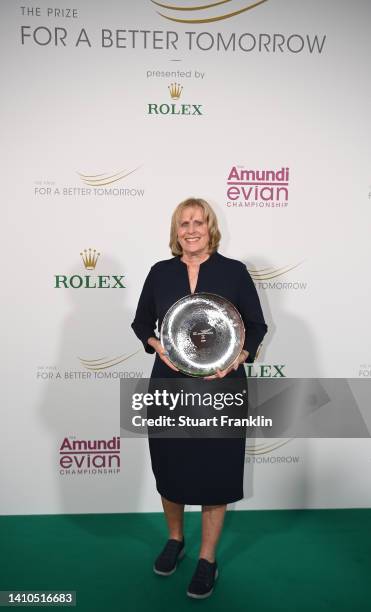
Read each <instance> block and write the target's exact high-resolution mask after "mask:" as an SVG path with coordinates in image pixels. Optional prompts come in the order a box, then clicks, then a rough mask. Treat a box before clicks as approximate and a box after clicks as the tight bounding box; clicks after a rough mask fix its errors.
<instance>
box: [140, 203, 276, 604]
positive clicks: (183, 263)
mask: <svg viewBox="0 0 371 612" xmlns="http://www.w3.org/2000/svg"><path fill="white" fill-rule="evenodd" d="M220 238H221V235H220V232H219V229H218V223H217V218H216V215H215V213H214V211H213V210H212V208H211V206H210V205H209V204H208V203H207V202H206V201H205V200H202V199H195V198H190V199H188V200H185V201H184V202H181V203H180V204H179V205H178V206H177V208H176V209H175V211H174V213H173V216H172V221H171V229H170V245H169V246H170V248H171V251H172V254H173V255H174V257H173V258H171V259H168V260H165V261H160V262H158V263H156V264H155V265H154V266H152V268H151V270H150V272H149V274H148V276H147V278H146V280H145V283H144V286H143V290H142V293H141V296H140V299H139V303H138V307H137V311H136V315H135V319H134V321H133V323H132V328H133V330H134V332H135V334H136V335H137V337H138V338H139V339H140V340H141V341H142V342H143V346H144V348H145V350H146V352H147V353H154V352H156V359H155V363H154V366H153V369H152V375H151V376H152V377H153V378H168V377H182V376H186V375H182V374H181V373H180V372H178V370H177V369H176V367H175V366H174V365H173V364H172V363H171V362H170V360H169V359H168V357H167V354H166V351H165V349H164V347H163V346H162V345H161V343H160V341H159V339H158V338H157V337H156V334H155V326H156V323H157V324H158V330H160V328H161V324H162V320H163V318H164V316H165V313H166V312H167V310H168V309H169V308H170V306H172V305H173V304H174V303H175V302H176V301H177V300H179V299H180V298H182V297H184V296H186V295H189V294H192V293H196V292H208V293H216V294H218V295H221V296H222V297H225V298H227V299H228V300H229V301H230V302H232V303H233V304H234V305H235V306H236V308H237V309H238V310H239V312H240V314H241V316H242V319H243V321H244V325H245V329H246V339H245V344H244V346H243V350H242V351H241V353H240V355H239V356H238V357H237V359H236V360H235V362H234V363H233V364H232V365H231V366H230V367H229V368H228V369H227V370H224V371H218V372H217V373H216V374H215V375H214V376H212V377H208V378H215V379H218V378H219V379H220V378H223V377H225V376H229V377H231V378H233V377H236V378H237V377H238V378H241V377H244V378H245V372H244V368H243V365H242V364H243V363H244V362H245V361H247V362H250V363H251V362H253V361H254V358H255V355H256V351H257V349H258V347H259V345H260V343H261V341H262V339H263V337H264V335H265V333H266V331H267V326H266V324H265V322H264V318H263V314H262V310H261V307H260V302H259V298H258V295H257V292H256V289H255V286H254V283H253V282H252V280H251V277H250V275H249V273H248V272H247V270H246V267H245V266H244V265H243V264H242V263H241V262H239V261H236V260H234V259H229V258H227V257H224V256H222V255H220V254H219V253H218V250H217V249H218V246H219V242H220ZM236 382H237V381H236ZM149 446H150V453H151V462H152V469H153V473H154V475H155V478H156V485H157V490H158V492H159V493H160V495H161V500H162V505H163V509H164V513H165V516H166V520H167V525H168V530H169V539H168V541H167V543H166V545H165V547H164V549H163V550H162V552H161V553H160V555H159V556H158V557H157V559H156V561H155V564H154V568H153V569H154V571H155V572H156V573H157V574H160V575H163V576H168V575H170V574H172V573H173V572H174V571H175V570H176V568H177V562H178V560H180V559H181V558H182V556H183V555H184V546H185V541H184V536H183V515H184V504H196V505H201V506H202V541H201V547H200V554H199V561H198V564H197V567H196V570H195V573H194V575H193V578H192V580H191V583H190V585H189V587H188V590H187V594H188V595H189V596H190V597H195V598H204V597H207V596H208V595H210V594H211V592H212V590H213V587H214V581H215V579H216V578H217V575H218V569H217V563H216V560H215V549H216V545H217V542H218V539H219V536H220V533H221V530H222V526H223V521H224V515H225V511H226V506H227V503H232V502H235V501H238V500H239V499H242V498H243V470H244V461H245V439H244V438H243V439H242V438H232V439H231V438H222V439H221V438H203V439H200V438H195V439H189V438H186V439H184V438H181V439H169V438H149Z"/></svg>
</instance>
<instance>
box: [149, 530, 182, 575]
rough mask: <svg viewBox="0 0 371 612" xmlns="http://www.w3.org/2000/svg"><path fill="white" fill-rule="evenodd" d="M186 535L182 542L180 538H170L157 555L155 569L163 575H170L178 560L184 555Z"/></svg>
mask: <svg viewBox="0 0 371 612" xmlns="http://www.w3.org/2000/svg"><path fill="white" fill-rule="evenodd" d="M184 546H185V541H184V537H183V540H182V542H180V541H179V540H168V541H167V542H166V544H165V546H164V548H163V550H162V552H161V553H160V554H159V556H158V557H157V559H156V561H155V563H154V566H153V571H154V572H155V573H156V574H160V575H161V576H170V574H173V573H174V572H175V570H176V567H177V562H178V561H180V559H182V558H183V557H184Z"/></svg>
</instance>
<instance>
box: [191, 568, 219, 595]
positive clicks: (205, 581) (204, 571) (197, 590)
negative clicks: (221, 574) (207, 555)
mask: <svg viewBox="0 0 371 612" xmlns="http://www.w3.org/2000/svg"><path fill="white" fill-rule="evenodd" d="M217 577H218V567H217V564H216V561H214V563H210V561H208V560H207V559H199V560H198V563H197V567H196V571H195V573H194V574H193V576H192V580H191V582H190V585H189V587H188V591H187V595H188V596H189V597H194V598H195V599H204V598H205V597H209V595H211V593H212V592H213V589H214V583H215V580H216V579H217Z"/></svg>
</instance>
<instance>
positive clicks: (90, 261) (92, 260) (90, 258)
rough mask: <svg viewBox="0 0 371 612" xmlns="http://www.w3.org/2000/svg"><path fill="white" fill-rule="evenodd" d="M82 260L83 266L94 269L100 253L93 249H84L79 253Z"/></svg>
mask: <svg viewBox="0 0 371 612" xmlns="http://www.w3.org/2000/svg"><path fill="white" fill-rule="evenodd" d="M80 255H81V257H82V260H83V262H84V266H85V268H86V269H87V270H95V266H96V265H97V261H98V257H99V255H100V253H97V251H96V250H95V249H94V251H92V249H84V252H83V253H80Z"/></svg>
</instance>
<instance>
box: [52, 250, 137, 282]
mask: <svg viewBox="0 0 371 612" xmlns="http://www.w3.org/2000/svg"><path fill="white" fill-rule="evenodd" d="M80 255H81V258H82V261H83V263H84V267H85V270H95V266H96V265H97V261H98V258H99V256H100V253H98V252H97V251H96V249H84V250H83V251H82V253H80ZM124 276H125V275H124V274H98V276H93V275H90V274H85V275H84V276H81V275H80V274H73V275H72V276H67V275H66V274H56V275H55V277H54V278H55V285H54V287H55V288H56V289H61V288H62V287H63V288H64V289H82V288H83V289H125V285H124Z"/></svg>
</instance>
